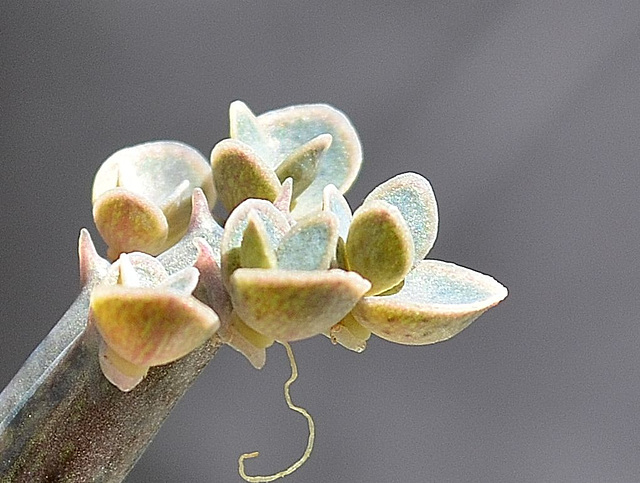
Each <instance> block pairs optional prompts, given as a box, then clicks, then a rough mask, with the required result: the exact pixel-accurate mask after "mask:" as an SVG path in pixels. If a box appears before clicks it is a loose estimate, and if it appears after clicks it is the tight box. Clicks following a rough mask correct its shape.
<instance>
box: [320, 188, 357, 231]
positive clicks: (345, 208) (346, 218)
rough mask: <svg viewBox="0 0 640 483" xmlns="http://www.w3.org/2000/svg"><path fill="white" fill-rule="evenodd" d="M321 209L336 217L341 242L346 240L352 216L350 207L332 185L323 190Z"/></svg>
mask: <svg viewBox="0 0 640 483" xmlns="http://www.w3.org/2000/svg"><path fill="white" fill-rule="evenodd" d="M322 209H323V210H324V211H330V212H331V213H333V214H334V215H336V216H337V217H338V235H339V236H340V237H341V238H342V239H343V240H346V239H347V235H348V234H349V226H351V220H352V218H353V214H352V213H351V207H350V206H349V203H348V202H347V200H346V198H345V197H344V196H343V194H342V193H340V190H339V189H338V188H336V187H335V186H334V185H332V184H330V185H328V186H326V187H325V188H324V191H323V193H322Z"/></svg>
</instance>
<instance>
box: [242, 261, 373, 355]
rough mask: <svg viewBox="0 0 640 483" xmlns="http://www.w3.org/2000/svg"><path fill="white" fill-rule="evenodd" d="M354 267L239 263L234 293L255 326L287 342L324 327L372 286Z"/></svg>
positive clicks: (324, 330)
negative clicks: (349, 269) (292, 267)
mask: <svg viewBox="0 0 640 483" xmlns="http://www.w3.org/2000/svg"><path fill="white" fill-rule="evenodd" d="M369 287H370V284H369V282H367V281H366V280H365V279H363V278H362V277H360V276H359V275H358V274H356V273H354V272H345V271H343V270H323V271H289V270H279V269H259V268H239V269H237V270H236V271H235V272H234V273H233V275H232V276H231V291H230V293H231V299H232V301H233V306H234V308H235V310H236V311H237V313H238V315H239V316H240V317H241V318H242V320H243V321H244V322H245V323H246V324H247V325H248V326H249V327H251V328H252V329H253V330H255V331H257V332H259V333H261V334H263V335H265V336H267V337H270V338H272V339H275V340H278V341H281V342H286V341H294V340H300V339H306V338H308V337H312V336H314V335H317V334H321V333H324V332H326V331H328V330H329V328H330V327H331V326H332V325H334V324H336V323H337V322H339V321H340V320H342V318H343V317H344V316H345V315H346V314H347V313H349V311H350V310H351V309H352V308H353V306H354V305H355V304H356V302H357V301H358V300H360V298H361V297H362V296H363V295H364V293H365V292H366V291H367V290H368V289H369Z"/></svg>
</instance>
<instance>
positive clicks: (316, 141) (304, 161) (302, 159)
mask: <svg viewBox="0 0 640 483" xmlns="http://www.w3.org/2000/svg"><path fill="white" fill-rule="evenodd" d="M331 140H332V138H331V135H330V134H320V135H319V136H317V137H315V138H313V139H312V140H311V141H308V142H306V143H305V144H303V145H302V146H300V147H299V148H297V149H295V150H294V151H293V152H292V153H291V154H289V156H287V158H286V159H285V160H284V161H282V163H280V165H279V166H278V167H277V168H276V175H277V176H278V179H280V181H281V182H284V180H285V179H287V178H292V179H293V193H292V197H293V199H294V200H295V199H296V198H297V197H298V196H300V195H301V194H302V192H303V191H304V190H306V189H307V188H308V187H309V185H310V184H311V183H312V182H313V180H314V179H315V178H316V175H317V174H318V165H319V163H320V160H321V159H322V156H323V155H324V154H325V153H326V152H327V150H328V149H329V146H331Z"/></svg>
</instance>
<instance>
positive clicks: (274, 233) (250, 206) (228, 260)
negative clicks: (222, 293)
mask: <svg viewBox="0 0 640 483" xmlns="http://www.w3.org/2000/svg"><path fill="white" fill-rule="evenodd" d="M252 211H255V213H256V214H257V215H258V217H259V218H260V219H261V221H262V223H263V224H264V227H265V232H266V234H267V238H268V241H269V245H270V246H271V247H272V248H273V249H275V247H277V246H278V245H279V244H280V240H282V237H283V236H284V234H285V233H286V232H287V231H288V230H289V222H288V220H287V218H286V217H285V215H284V214H283V213H282V212H281V211H280V210H278V209H277V208H276V207H275V206H273V205H272V204H271V203H269V202H268V201H265V200H254V199H249V200H246V201H244V202H242V203H241V204H240V205H239V206H238V207H237V208H236V209H235V210H233V212H232V213H231V214H230V215H229V218H228V219H227V222H226V224H225V229H224V233H223V234H222V240H221V241H220V253H221V258H222V265H221V268H222V280H223V281H224V283H225V286H228V281H229V277H230V276H231V274H232V273H233V271H234V270H235V269H236V268H239V267H240V266H241V262H240V246H241V244H242V235H243V234H244V230H245V229H246V227H247V223H248V216H249V213H250V212H252Z"/></svg>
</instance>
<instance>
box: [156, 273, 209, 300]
mask: <svg viewBox="0 0 640 483" xmlns="http://www.w3.org/2000/svg"><path fill="white" fill-rule="evenodd" d="M199 278H200V272H199V271H198V269H197V268H194V267H187V268H185V269H183V270H180V271H179V272H176V273H174V274H172V275H171V276H169V278H167V279H166V280H165V281H164V282H163V283H161V284H160V285H158V289H159V290H163V289H169V290H175V291H176V292H178V293H181V294H183V295H191V293H192V292H193V291H194V290H195V289H196V286H197V285H198V280H199Z"/></svg>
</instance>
